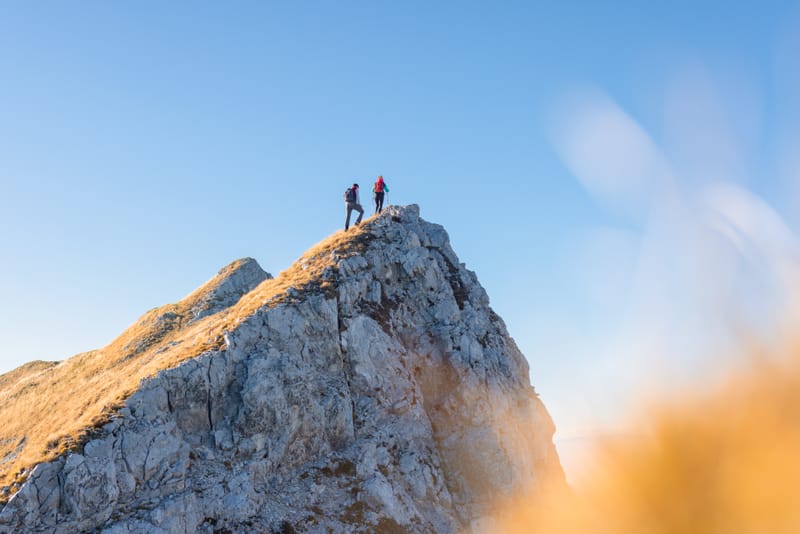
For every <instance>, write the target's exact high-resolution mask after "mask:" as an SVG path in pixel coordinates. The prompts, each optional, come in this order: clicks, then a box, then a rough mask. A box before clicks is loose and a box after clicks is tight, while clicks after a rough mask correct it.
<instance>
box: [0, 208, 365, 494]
mask: <svg viewBox="0 0 800 534" xmlns="http://www.w3.org/2000/svg"><path fill="white" fill-rule="evenodd" d="M371 220H372V218H371V219H368V220H367V221H365V222H364V223H363V224H361V225H359V226H357V227H354V228H351V229H350V231H349V232H343V231H339V232H336V233H335V234H333V235H331V236H330V237H329V238H327V239H325V240H324V241H322V242H320V243H319V244H317V245H316V246H315V247H313V248H312V249H310V250H309V251H307V252H306V253H305V254H304V255H303V256H302V257H301V258H300V259H298V260H297V261H296V262H295V263H294V264H293V265H292V266H290V267H289V268H288V269H287V270H286V271H284V272H282V273H280V274H279V275H278V276H277V277H276V278H274V279H269V280H265V281H264V282H262V283H261V284H260V285H259V286H258V287H256V288H255V289H253V290H252V291H251V292H249V293H247V294H246V295H245V296H244V297H242V298H241V299H240V300H239V302H238V303H237V304H235V305H234V306H231V307H229V308H227V309H225V310H222V311H220V312H218V313H216V314H213V315H209V316H206V317H203V318H202V319H199V320H196V321H194V322H192V319H193V316H192V313H191V311H192V309H193V308H195V307H196V306H197V304H198V303H199V302H201V301H202V300H203V299H204V298H206V296H207V295H208V294H209V293H210V292H211V291H213V290H214V289H215V288H216V287H217V286H218V285H219V284H220V283H221V282H222V281H223V280H224V279H225V278H226V277H227V276H229V275H230V273H231V271H232V270H234V269H236V268H237V266H238V263H237V262H234V263H233V264H231V265H230V266H228V267H226V268H225V269H223V270H222V271H220V274H218V275H217V276H215V277H214V278H212V279H211V280H209V281H208V282H207V283H206V284H204V285H203V286H201V287H200V288H199V289H197V290H196V291H194V292H193V293H192V294H190V295H189V296H187V297H186V298H184V299H183V300H181V301H180V302H177V303H175V304H168V305H166V306H162V307H160V308H155V309H153V310H150V311H149V312H147V313H145V314H144V315H143V316H142V317H141V318H140V319H139V320H138V321H137V322H136V323H135V324H133V325H132V326H131V327H130V328H128V329H127V330H125V331H124V332H123V333H122V334H121V335H120V336H119V337H118V338H117V339H115V340H114V341H113V342H112V343H111V344H109V345H108V346H107V347H105V348H103V349H100V350H95V351H91V352H86V353H83V354H78V355H76V356H73V357H72V358H69V359H67V360H65V361H62V362H31V363H28V364H25V365H23V366H22V367H20V368H18V369H15V370H13V371H11V372H9V373H6V374H4V375H0V420H1V421H3V425H2V428H0V488H4V490H3V492H2V493H0V502H5V501H7V500H8V499H9V498H10V497H11V495H13V493H15V492H16V490H17V489H18V485H19V484H20V483H21V482H23V481H24V480H25V478H26V477H27V475H28V474H29V473H30V470H31V469H32V468H33V467H34V466H35V465H36V464H38V463H41V462H44V461H49V460H52V459H54V458H56V457H57V456H59V455H61V454H63V453H65V452H66V451H68V450H71V449H74V448H78V447H80V446H81V445H82V442H83V441H85V440H86V439H87V437H88V436H90V435H91V432H92V431H93V429H96V428H97V427H99V426H101V425H102V424H104V423H105V422H107V421H108V420H109V418H110V417H112V416H113V414H114V411H115V410H116V409H118V407H119V406H120V405H121V404H122V403H123V402H124V401H125V399H127V398H128V397H129V396H130V395H131V394H132V393H133V392H135V391H136V390H137V388H138V387H139V384H140V382H141V381H142V380H143V379H146V378H148V377H152V376H154V375H155V374H157V373H158V372H159V371H162V370H164V369H169V368H171V367H174V366H176V365H178V364H180V363H181V362H183V361H185V360H187V359H190V358H194V357H196V356H199V355H200V354H202V353H204V352H207V351H209V350H218V349H221V348H223V346H224V340H223V333H224V332H225V331H226V330H229V329H231V328H233V327H235V325H236V324H237V323H238V322H240V321H242V320H243V319H244V318H246V317H249V316H250V315H252V314H254V313H255V312H256V311H257V310H259V309H260V308H262V307H265V306H266V307H272V306H276V305H278V304H280V303H282V302H286V301H287V300H290V299H296V298H299V297H300V296H301V295H302V294H303V293H305V292H326V293H328V294H331V292H333V291H334V290H335V280H332V279H330V277H327V278H326V279H323V271H324V270H325V269H326V268H327V267H332V268H333V269H334V271H335V264H336V262H337V261H338V260H340V259H342V258H345V257H348V256H350V255H352V254H356V253H359V252H361V251H363V249H364V247H365V246H366V243H367V241H368V240H369V238H370V235H369V227H370V224H369V223H370V222H371ZM290 288H294V289H295V291H293V292H289V291H288V290H289V289H290Z"/></svg>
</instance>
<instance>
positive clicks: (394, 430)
mask: <svg viewBox="0 0 800 534" xmlns="http://www.w3.org/2000/svg"><path fill="white" fill-rule="evenodd" d="M252 263H254V262H252ZM245 264H246V265H247V266H248V267H247V269H248V272H250V275H248V276H247V277H244V278H246V279H247V283H242V284H238V283H237V284H228V282H227V280H229V277H228V276H225V275H223V274H221V275H220V277H221V278H220V279H219V280H217V281H216V282H215V281H214V280H212V281H211V282H209V284H210V285H209V284H207V285H206V286H204V288H205V289H203V288H201V290H198V291H197V292H195V293H193V294H192V295H190V296H189V297H187V299H184V300H183V301H181V303H178V304H176V305H174V307H168V308H167V309H165V308H161V309H159V310H158V311H157V312H150V313H149V314H146V315H145V317H144V318H143V320H142V321H140V323H138V324H137V325H134V327H132V328H131V329H129V330H128V331H126V333H124V334H123V335H122V336H120V338H118V339H117V340H116V341H115V342H114V343H112V344H111V345H109V347H106V348H105V349H103V350H102V351H97V352H95V353H87V354H85V355H79V356H77V357H75V358H72V359H70V360H67V361H66V362H62V363H61V364H58V365H56V366H53V367H50V368H45V369H42V370H41V371H40V373H39V375H36V377H37V378H36V379H35V380H32V381H30V382H36V381H38V382H37V385H36V386H35V387H30V386H29V387H28V388H27V390H26V389H25V386H24V384H21V383H20V382H19V381H17V382H15V383H14V385H13V386H10V387H3V389H2V390H1V391H0V395H2V396H5V397H6V398H8V399H10V400H12V401H13V399H15V398H17V397H20V398H26V402H28V403H29V405H33V404H34V402H38V403H39V404H38V405H37V406H40V407H41V406H43V405H45V406H46V405H49V406H51V407H52V406H53V405H54V403H53V402H52V401H51V402H49V403H48V402H44V403H43V402H42V401H41V399H40V398H39V397H41V395H39V396H38V397H37V395H35V393H36V392H37V391H38V392H39V393H41V392H42V391H43V390H44V388H45V387H47V388H52V387H53V386H54V385H56V384H58V383H59V380H63V379H64V378H63V377H64V376H65V375H64V374H60V373H64V371H60V369H61V368H62V367H64V368H72V369H73V370H74V372H73V373H72V375H70V376H81V377H82V380H83V383H82V384H80V386H79V387H73V390H74V391H80V392H81V394H82V395H84V396H85V397H88V401H87V400H83V401H80V402H74V401H73V404H81V402H83V403H84V404H83V406H82V407H83V408H84V410H83V412H82V413H80V414H79V415H78V416H77V417H78V418H79V419H80V418H81V417H82V418H84V419H80V420H81V421H89V422H90V423H91V422H92V421H93V418H94V421H95V422H96V423H97V422H98V421H99V422H103V421H107V420H108V417H109V413H113V415H114V417H113V420H111V421H110V422H108V423H105V424H102V425H100V424H95V427H96V428H94V430H93V431H92V432H91V433H84V434H83V435H82V437H81V434H80V432H79V431H78V430H76V429H77V428H80V426H79V425H78V426H75V425H74V424H73V425H72V426H71V427H70V426H69V425H70V424H71V423H73V422H74V421H73V419H74V418H76V415H75V414H71V415H69V416H68V417H64V418H63V421H61V422H60V425H61V426H60V427H58V428H59V432H60V433H62V434H63V435H68V436H73V437H72V439H73V440H75V439H79V440H80V441H81V442H85V445H83V446H78V447H73V450H68V449H69V447H68V446H69V445H71V443H70V442H68V441H61V442H57V443H59V444H63V445H64V446H62V447H61V448H60V449H58V448H53V447H52V446H51V450H50V451H48V450H47V449H45V451H44V452H41V450H39V452H38V455H39V456H38V458H41V459H52V461H50V462H48V463H45V464H41V465H39V466H38V467H36V468H35V469H34V470H33V471H32V472H31V473H30V475H29V476H28V479H27V481H26V482H25V483H24V484H23V485H22V487H21V489H20V490H19V491H18V492H17V493H16V494H15V495H14V496H13V497H12V498H11V499H10V500H9V502H8V504H7V505H6V507H5V508H4V509H3V510H2V512H0V530H1V529H2V528H7V529H21V528H36V529H39V528H43V529H48V528H49V529H55V530H56V531H63V532H69V531H75V530H92V529H97V528H100V529H103V530H105V531H108V532H174V531H177V530H181V531H183V530H187V531H199V532H203V531H208V532H213V531H225V530H227V531H235V532H249V531H264V532H269V531H292V530H294V531H308V532H328V531H333V532H352V531H354V530H360V531H364V532H370V531H375V530H384V531H392V529H395V530H396V529H402V530H404V531H414V532H430V531H436V532H457V531H461V530H463V529H465V528H466V529H468V528H470V526H471V525H472V526H474V525H477V524H479V522H480V520H481V518H482V517H483V516H485V515H487V514H489V513H490V512H491V505H492V502H493V500H494V499H495V498H497V497H498V496H500V495H503V494H507V493H510V492H513V491H516V490H519V489H520V488H523V487H525V489H526V490H528V491H530V490H531V489H533V490H534V492H535V491H536V490H543V489H544V488H545V486H546V485H547V484H557V485H563V473H562V471H561V467H560V465H559V463H558V458H557V456H556V453H555V449H554V448H553V445H552V434H553V431H554V427H553V425H552V422H551V421H550V418H549V416H548V415H547V412H546V410H545V409H544V406H543V405H542V403H541V401H539V399H538V397H537V396H536V394H535V392H534V391H533V389H532V388H531V387H530V383H529V379H528V367H527V363H526V362H525V359H524V357H523V356H522V354H521V353H520V352H519V350H518V349H517V347H516V345H515V344H514V342H513V340H512V339H511V338H510V337H509V336H508V333H507V332H506V330H505V326H504V324H503V322H502V320H500V318H499V317H497V316H496V315H495V314H494V312H493V311H492V310H491V308H490V307H489V305H488V297H487V296H486V293H485V292H484V290H483V289H482V288H481V287H480V285H479V284H478V282H477V279H476V278H475V275H474V274H473V273H471V272H469V271H467V270H466V269H465V268H464V266H463V265H462V264H460V262H459V261H458V258H457V257H456V256H455V253H454V252H453V251H452V249H451V248H450V245H449V242H448V238H447V234H446V232H445V231H444V229H443V228H442V227H440V226H438V225H433V224H430V223H427V222H425V221H423V220H422V219H420V218H419V213H418V209H417V208H416V206H411V207H405V208H399V207H393V208H390V209H388V210H385V213H384V214H383V215H382V216H380V217H377V218H373V219H370V220H368V221H367V222H366V223H365V224H363V225H361V226H359V227H357V228H355V229H351V231H350V232H348V233H345V232H338V233H336V234H334V235H333V236H331V237H330V238H329V239H327V240H325V241H323V242H322V243H320V244H319V245H317V246H316V247H314V248H313V249H311V250H310V251H308V252H307V253H306V254H305V255H304V256H303V257H301V258H300V259H299V260H298V261H297V262H296V263H295V264H294V265H292V266H291V267H290V268H289V269H288V270H287V271H285V272H284V273H281V275H279V276H278V277H277V278H275V279H265V278H266V275H265V274H263V273H262V274H261V275H259V274H258V273H260V272H261V271H260V269H256V268H255V267H254V266H253V265H252V264H251V263H250V262H245ZM235 265H236V264H234V267H232V268H231V270H232V271H235V272H240V271H242V270H243V269H242V268H241V266H240V268H239V269H238V270H237V268H236V267H235ZM226 284H228V285H229V286H231V287H236V288H238V289H236V290H232V291H227V290H226V291H218V292H217V293H214V291H213V290H211V289H210V288H216V287H222V286H226ZM207 286H208V287H207ZM226 287H227V286H226ZM220 293H224V294H226V295H228V297H226V298H222V299H220V298H218V296H219V294H220ZM215 295H216V296H215ZM208 303H216V304H214V305H209V304H208ZM100 361H102V362H104V363H103V365H100V364H99V363H97V362H100ZM87 362H91V365H94V366H95V368H97V369H101V372H98V373H95V374H92V373H88V374H87V373H82V372H81V371H80V366H81V365H86V364H87ZM104 373H105V374H104ZM67 374H69V373H67ZM110 375H111V376H110ZM116 375H119V376H116ZM110 378H111V379H113V380H111V381H112V382H114V383H115V384H116V385H115V386H114V387H110V388H109V387H106V388H105V390H104V391H103V393H102V394H99V393H98V388H99V387H100V386H101V384H106V383H108V382H109V381H110ZM142 378H145V380H143V381H141V383H140V382H139V380H141V379H142ZM9 382H10V381H9ZM0 383H2V382H0ZM45 384H47V386H45ZM75 385H76V386H77V384H75ZM25 391H29V393H25ZM108 399H111V401H110V402H111V403H109V401H108ZM62 401H63V399H62V400H60V401H59V402H62ZM103 403H105V404H103ZM56 405H57V404H56ZM17 408H19V406H17ZM110 408H114V410H113V411H110ZM51 411H53V410H51ZM18 413H19V412H18ZM0 416H2V417H4V420H7V419H5V418H6V417H9V412H5V413H2V414H0ZM86 418H88V419H86ZM98 418H99V419H98ZM25 432H26V429H25V425H20V426H19V428H18V429H16V430H15V432H6V430H5V429H4V430H3V434H4V435H3V436H2V437H1V438H0V442H2V443H5V442H6V441H8V443H9V444H8V447H13V446H15V440H19V439H21V438H20V436H26V435H28V434H25ZM44 432H45V431H44V430H38V431H37V432H36V434H37V435H39V434H44ZM46 444H47V442H46V441H45V445H46ZM51 445H52V441H51ZM5 446H6V445H4V447H5ZM38 446H39V449H41V440H40V442H39V445H38ZM28 447H30V449H28ZM23 449H24V450H23V452H25V450H30V451H34V453H29V454H30V456H29V458H37V456H36V454H35V451H36V450H37V449H36V448H34V447H33V446H32V445H31V444H30V439H28V440H27V441H26V442H25V443H23ZM22 456H23V455H22V454H19V453H18V454H17V458H21V457H22ZM36 461H40V460H36ZM14 462H17V464H16V465H32V463H33V462H30V460H29V461H28V462H29V463H27V464H25V463H19V462H18V461H17V460H16V459H12V460H10V461H7V462H5V464H13V463H14ZM5 464H4V465H3V468H5ZM397 531H401V530H397Z"/></svg>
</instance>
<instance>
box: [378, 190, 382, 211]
mask: <svg viewBox="0 0 800 534" xmlns="http://www.w3.org/2000/svg"><path fill="white" fill-rule="evenodd" d="M377 206H378V213H380V212H381V211H382V210H383V193H378V202H377Z"/></svg>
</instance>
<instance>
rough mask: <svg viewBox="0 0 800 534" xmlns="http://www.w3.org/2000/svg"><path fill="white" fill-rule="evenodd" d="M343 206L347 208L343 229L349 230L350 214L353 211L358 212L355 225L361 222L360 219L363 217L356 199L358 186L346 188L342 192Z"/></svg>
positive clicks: (362, 210) (362, 209) (359, 203)
mask: <svg viewBox="0 0 800 534" xmlns="http://www.w3.org/2000/svg"><path fill="white" fill-rule="evenodd" d="M344 205H345V207H346V208H347V218H346V219H345V220H344V229H345V230H347V229H348V228H350V214H351V213H353V210H356V211H357V212H358V219H356V222H355V224H358V223H360V222H361V217H363V216H364V208H362V207H361V202H359V198H358V184H353V187H349V188H347V190H346V191H345V192H344Z"/></svg>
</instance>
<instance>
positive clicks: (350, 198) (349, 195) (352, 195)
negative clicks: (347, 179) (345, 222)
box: [344, 187, 356, 202]
mask: <svg viewBox="0 0 800 534" xmlns="http://www.w3.org/2000/svg"><path fill="white" fill-rule="evenodd" d="M344 201H345V202H355V201H356V192H355V191H353V188H352V187H348V188H347V189H345V190H344Z"/></svg>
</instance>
